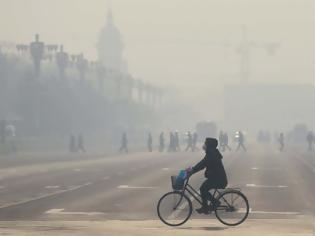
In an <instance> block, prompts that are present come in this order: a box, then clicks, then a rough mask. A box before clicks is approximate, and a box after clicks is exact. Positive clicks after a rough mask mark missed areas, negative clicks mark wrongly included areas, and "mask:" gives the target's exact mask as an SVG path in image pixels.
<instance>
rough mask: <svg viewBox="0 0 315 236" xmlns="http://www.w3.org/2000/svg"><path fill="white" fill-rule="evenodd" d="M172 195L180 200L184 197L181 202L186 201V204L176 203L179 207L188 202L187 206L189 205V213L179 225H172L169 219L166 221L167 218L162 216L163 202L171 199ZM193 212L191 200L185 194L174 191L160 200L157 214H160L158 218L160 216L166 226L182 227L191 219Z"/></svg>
mask: <svg viewBox="0 0 315 236" xmlns="http://www.w3.org/2000/svg"><path fill="white" fill-rule="evenodd" d="M171 195H173V197H175V196H176V197H178V198H181V197H182V199H181V200H180V201H183V199H185V200H184V202H177V203H176V204H177V205H178V207H179V206H182V205H184V204H185V202H187V204H188V212H187V215H186V216H185V217H184V219H183V220H179V221H180V222H179V223H171V222H170V220H169V221H168V220H167V219H165V217H164V216H163V214H161V209H160V208H161V206H162V204H163V200H165V199H166V198H167V197H171ZM192 210H193V209H192V203H191V200H190V199H189V198H188V197H187V196H186V195H185V194H183V193H181V192H179V191H173V192H168V193H166V194H164V195H163V196H162V197H161V198H160V200H159V202H158V205H157V213H158V216H159V218H160V220H161V221H162V222H163V223H164V224H166V225H168V226H180V225H182V224H184V223H186V222H187V220H188V219H189V218H190V216H191V214H192Z"/></svg>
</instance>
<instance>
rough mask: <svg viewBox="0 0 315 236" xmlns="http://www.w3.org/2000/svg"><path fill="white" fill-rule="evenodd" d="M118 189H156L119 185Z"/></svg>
mask: <svg viewBox="0 0 315 236" xmlns="http://www.w3.org/2000/svg"><path fill="white" fill-rule="evenodd" d="M117 188H118V189H154V188H156V187H140V186H129V185H119V186H117Z"/></svg>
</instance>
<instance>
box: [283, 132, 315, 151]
mask: <svg viewBox="0 0 315 236" xmlns="http://www.w3.org/2000/svg"><path fill="white" fill-rule="evenodd" d="M306 142H307V149H308V151H312V150H313V143H314V142H315V137H314V134H313V132H312V131H309V132H308V133H307V135H306ZM278 143H279V151H280V152H282V151H284V147H285V140H284V133H280V134H279V137H278Z"/></svg>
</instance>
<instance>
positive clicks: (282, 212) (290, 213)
mask: <svg viewBox="0 0 315 236" xmlns="http://www.w3.org/2000/svg"><path fill="white" fill-rule="evenodd" d="M250 213H252V214H274V215H299V214H300V213H299V212H290V211H251V212H250Z"/></svg>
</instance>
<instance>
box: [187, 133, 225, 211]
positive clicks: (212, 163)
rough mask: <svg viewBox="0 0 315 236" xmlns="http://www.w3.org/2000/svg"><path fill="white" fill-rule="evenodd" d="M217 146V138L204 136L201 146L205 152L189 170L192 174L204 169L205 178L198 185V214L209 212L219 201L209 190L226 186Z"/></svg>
mask: <svg viewBox="0 0 315 236" xmlns="http://www.w3.org/2000/svg"><path fill="white" fill-rule="evenodd" d="M217 147H218V140H217V139H215V138H206V140H205V144H204V146H203V149H204V150H205V152H206V155H205V157H204V158H203V159H202V160H201V161H200V162H199V163H198V164H196V165H195V166H194V167H192V169H191V170H190V171H189V175H192V174H195V173H197V172H198V171H201V170H203V169H206V171H205V177H206V180H205V181H204V182H203V184H202V185H201V187H200V194H201V198H202V207H201V208H199V209H196V211H197V212H198V213H199V214H209V212H210V211H212V210H214V209H215V208H216V207H218V206H219V205H220V202H219V201H218V200H217V199H215V198H214V197H213V196H212V194H211V193H210V192H209V191H210V190H211V189H215V188H220V189H224V188H225V187H226V186H227V177H226V173H225V170H224V166H223V163H222V158H223V157H222V155H221V153H220V152H219V150H218V149H217ZM208 201H210V202H211V203H212V204H211V205H210V206H209V205H208Z"/></svg>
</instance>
